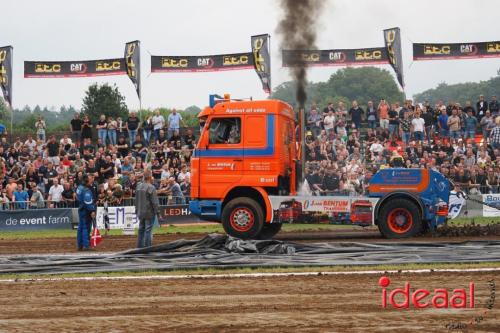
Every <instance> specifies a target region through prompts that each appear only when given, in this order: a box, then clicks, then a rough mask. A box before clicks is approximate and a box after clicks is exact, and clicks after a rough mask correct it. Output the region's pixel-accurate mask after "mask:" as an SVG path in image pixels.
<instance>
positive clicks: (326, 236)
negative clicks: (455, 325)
mask: <svg viewBox="0 0 500 333" xmlns="http://www.w3.org/2000/svg"><path fill="white" fill-rule="evenodd" d="M356 230H357V229H356ZM204 236H206V234H203V233H179V234H159V235H154V239H153V243H154V244H161V243H166V242H171V241H174V240H178V239H201V238H203V237H204ZM275 238H276V239H279V240H282V241H288V242H301V243H304V242H346V241H348V242H370V243H373V242H465V241H471V240H483V241H484V240H500V235H497V236H446V237H432V236H421V237H415V238H411V239H405V240H395V239H393V240H387V239H384V238H382V236H381V235H380V233H379V232H378V231H363V230H359V231H342V232H338V231H308V232H282V233H279V234H278V235H277V236H276V237H275ZM136 240H137V238H136V236H106V237H105V238H104V240H103V242H102V243H101V244H99V246H98V247H97V248H96V249H95V252H115V251H122V250H127V249H130V248H134V247H135V243H136ZM75 252H77V251H76V239H75V238H73V237H63V238H62V237H55V238H38V239H29V240H26V239H1V237H0V255H7V254H40V253H75Z"/></svg>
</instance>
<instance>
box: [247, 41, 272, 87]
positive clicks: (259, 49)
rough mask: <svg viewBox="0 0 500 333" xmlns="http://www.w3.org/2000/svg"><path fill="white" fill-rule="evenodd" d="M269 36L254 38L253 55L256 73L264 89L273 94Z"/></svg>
mask: <svg viewBox="0 0 500 333" xmlns="http://www.w3.org/2000/svg"><path fill="white" fill-rule="evenodd" d="M269 39H270V38H269V35H258V36H252V54H253V62H254V67H255V71H256V72H257V75H258V76H259V78H260V81H261V82H262V89H264V91H265V92H266V93H268V94H269V93H270V92H271V56H270V52H269V49H270V47H269Z"/></svg>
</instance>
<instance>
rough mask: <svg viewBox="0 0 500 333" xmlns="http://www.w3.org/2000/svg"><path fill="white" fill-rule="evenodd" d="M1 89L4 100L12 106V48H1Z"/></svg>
mask: <svg viewBox="0 0 500 333" xmlns="http://www.w3.org/2000/svg"><path fill="white" fill-rule="evenodd" d="M0 87H2V93H3V98H4V99H5V100H6V101H7V103H9V105H11V106H12V46H4V47H0Z"/></svg>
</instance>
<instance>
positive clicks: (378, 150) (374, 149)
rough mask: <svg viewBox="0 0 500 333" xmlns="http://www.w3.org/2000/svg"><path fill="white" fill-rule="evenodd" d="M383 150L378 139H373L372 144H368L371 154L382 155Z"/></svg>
mask: <svg viewBox="0 0 500 333" xmlns="http://www.w3.org/2000/svg"><path fill="white" fill-rule="evenodd" d="M383 151H384V146H382V145H381V144H380V141H379V140H378V139H377V140H376V141H375V143H372V145H371V146H370V152H371V153H372V155H373V156H377V155H382V152H383ZM372 159H373V157H372Z"/></svg>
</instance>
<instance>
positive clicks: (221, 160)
mask: <svg viewBox="0 0 500 333" xmlns="http://www.w3.org/2000/svg"><path fill="white" fill-rule="evenodd" d="M208 131H209V133H208V136H209V137H208V144H207V146H206V148H205V149H203V148H201V149H200V150H199V152H198V155H199V159H200V169H201V170H202V171H201V173H200V195H201V196H202V197H205V198H221V197H222V196H223V195H224V193H225V192H226V190H227V188H229V187H232V185H233V184H235V183H238V182H239V181H240V179H241V177H242V175H243V140H242V132H241V118H240V117H237V116H235V117H228V116H222V117H213V118H212V119H211V120H210V124H209V127H208Z"/></svg>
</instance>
